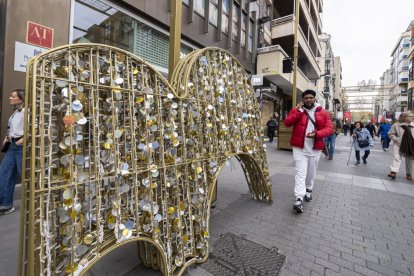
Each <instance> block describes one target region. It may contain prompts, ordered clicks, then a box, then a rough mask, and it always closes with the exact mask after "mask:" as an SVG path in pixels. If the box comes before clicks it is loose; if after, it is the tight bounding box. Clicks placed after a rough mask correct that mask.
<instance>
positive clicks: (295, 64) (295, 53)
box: [292, 0, 299, 109]
mask: <svg viewBox="0 0 414 276" xmlns="http://www.w3.org/2000/svg"><path fill="white" fill-rule="evenodd" d="M298 29H299V0H296V1H295V38H294V44H293V89H292V109H293V108H295V106H296V78H297V71H298V47H299V45H298Z"/></svg>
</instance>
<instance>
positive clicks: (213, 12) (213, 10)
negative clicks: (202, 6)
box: [209, 0, 218, 27]
mask: <svg viewBox="0 0 414 276" xmlns="http://www.w3.org/2000/svg"><path fill="white" fill-rule="evenodd" d="M217 17H218V0H210V14H209V22H210V24H211V25H213V26H215V27H217Z"/></svg>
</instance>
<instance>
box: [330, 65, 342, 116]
mask: <svg viewBox="0 0 414 276" xmlns="http://www.w3.org/2000/svg"><path fill="white" fill-rule="evenodd" d="M332 82H333V83H334V98H333V105H334V112H335V113H338V112H343V100H342V98H343V95H342V94H343V92H342V63H341V57H334V73H333V75H332Z"/></svg>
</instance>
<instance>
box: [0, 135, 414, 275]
mask: <svg viewBox="0 0 414 276" xmlns="http://www.w3.org/2000/svg"><path fill="white" fill-rule="evenodd" d="M349 152H350V141H349V136H348V137H344V136H342V135H341V136H339V137H338V140H337V146H336V152H335V156H334V159H333V160H332V161H329V160H327V159H325V158H321V160H320V162H319V168H318V173H317V180H316V183H315V188H314V193H313V200H312V202H309V203H305V212H304V213H303V214H296V213H295V212H294V211H293V210H292V203H293V195H292V194H293V186H294V162H293V159H292V153H291V152H290V151H284V150H276V144H275V143H273V144H268V162H269V169H270V175H271V181H272V183H273V200H274V202H273V203H272V204H271V205H269V204H265V203H260V202H257V201H254V200H252V199H251V198H250V195H249V192H248V187H247V184H246V181H245V179H244V176H243V173H242V170H241V168H240V166H239V165H238V163H237V161H236V160H234V166H231V167H226V168H225V169H224V170H223V171H222V173H221V175H220V178H219V186H218V201H217V207H216V208H215V209H213V210H212V216H211V221H210V225H211V244H213V243H214V242H215V241H216V240H217V238H218V234H219V233H226V232H232V233H235V234H237V235H245V236H246V238H247V239H249V240H251V241H253V242H255V243H258V244H262V245H264V246H266V247H268V248H271V247H276V248H278V250H279V252H280V253H281V254H283V255H285V256H286V257H287V259H286V263H285V266H284V267H283V269H282V273H281V274H282V275H283V276H285V275H414V182H411V181H407V180H405V178H404V176H405V171H404V169H405V167H404V164H402V166H401V168H402V171H401V173H400V174H399V175H398V176H397V179H396V180H395V181H391V180H389V179H388V177H387V174H388V172H389V165H390V163H391V158H392V157H391V154H390V153H389V152H383V151H382V149H381V146H380V145H379V141H378V139H377V140H376V143H375V146H374V148H373V149H372V151H371V155H370V156H369V158H368V165H360V166H355V165H354V163H355V155H354V153H352V156H351V161H350V164H349V166H347V165H346V163H347V159H348V156H349ZM16 205H17V206H18V205H19V204H18V203H17V204H16ZM18 223H19V222H18V212H15V213H14V214H11V215H8V216H3V217H1V216H0V225H1V227H0V231H1V236H0V244H1V248H2V250H0V268H1V270H0V271H2V272H0V275H2V276H3V275H16V270H15V269H16V263H17V260H16V257H17V244H18V241H17V237H18V231H17V230H18ZM89 274H90V275H128V276H129V275H145V276H147V275H161V274H160V273H159V272H154V271H152V270H148V269H145V268H143V267H142V265H138V266H137V247H136V245H134V244H129V245H126V246H124V247H122V248H120V249H117V250H116V251H114V252H113V254H110V255H107V256H106V257H105V259H104V260H102V261H101V262H99V263H98V264H97V265H96V266H95V267H94V268H93V269H92V270H91V271H90V273H89ZM187 274H188V275H197V276H203V275H206V276H207V275H211V274H209V273H208V272H206V271H204V270H202V269H201V268H200V267H192V268H190V269H189V271H188V273H187Z"/></svg>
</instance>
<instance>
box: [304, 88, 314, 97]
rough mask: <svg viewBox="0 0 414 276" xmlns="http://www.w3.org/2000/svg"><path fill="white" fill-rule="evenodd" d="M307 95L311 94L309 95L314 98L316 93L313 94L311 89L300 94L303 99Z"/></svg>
mask: <svg viewBox="0 0 414 276" xmlns="http://www.w3.org/2000/svg"><path fill="white" fill-rule="evenodd" d="M308 94H311V95H313V96H314V97H315V96H316V92H315V91H314V90H312V89H307V90H305V91H303V93H302V98H303V97H305V95H308Z"/></svg>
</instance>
